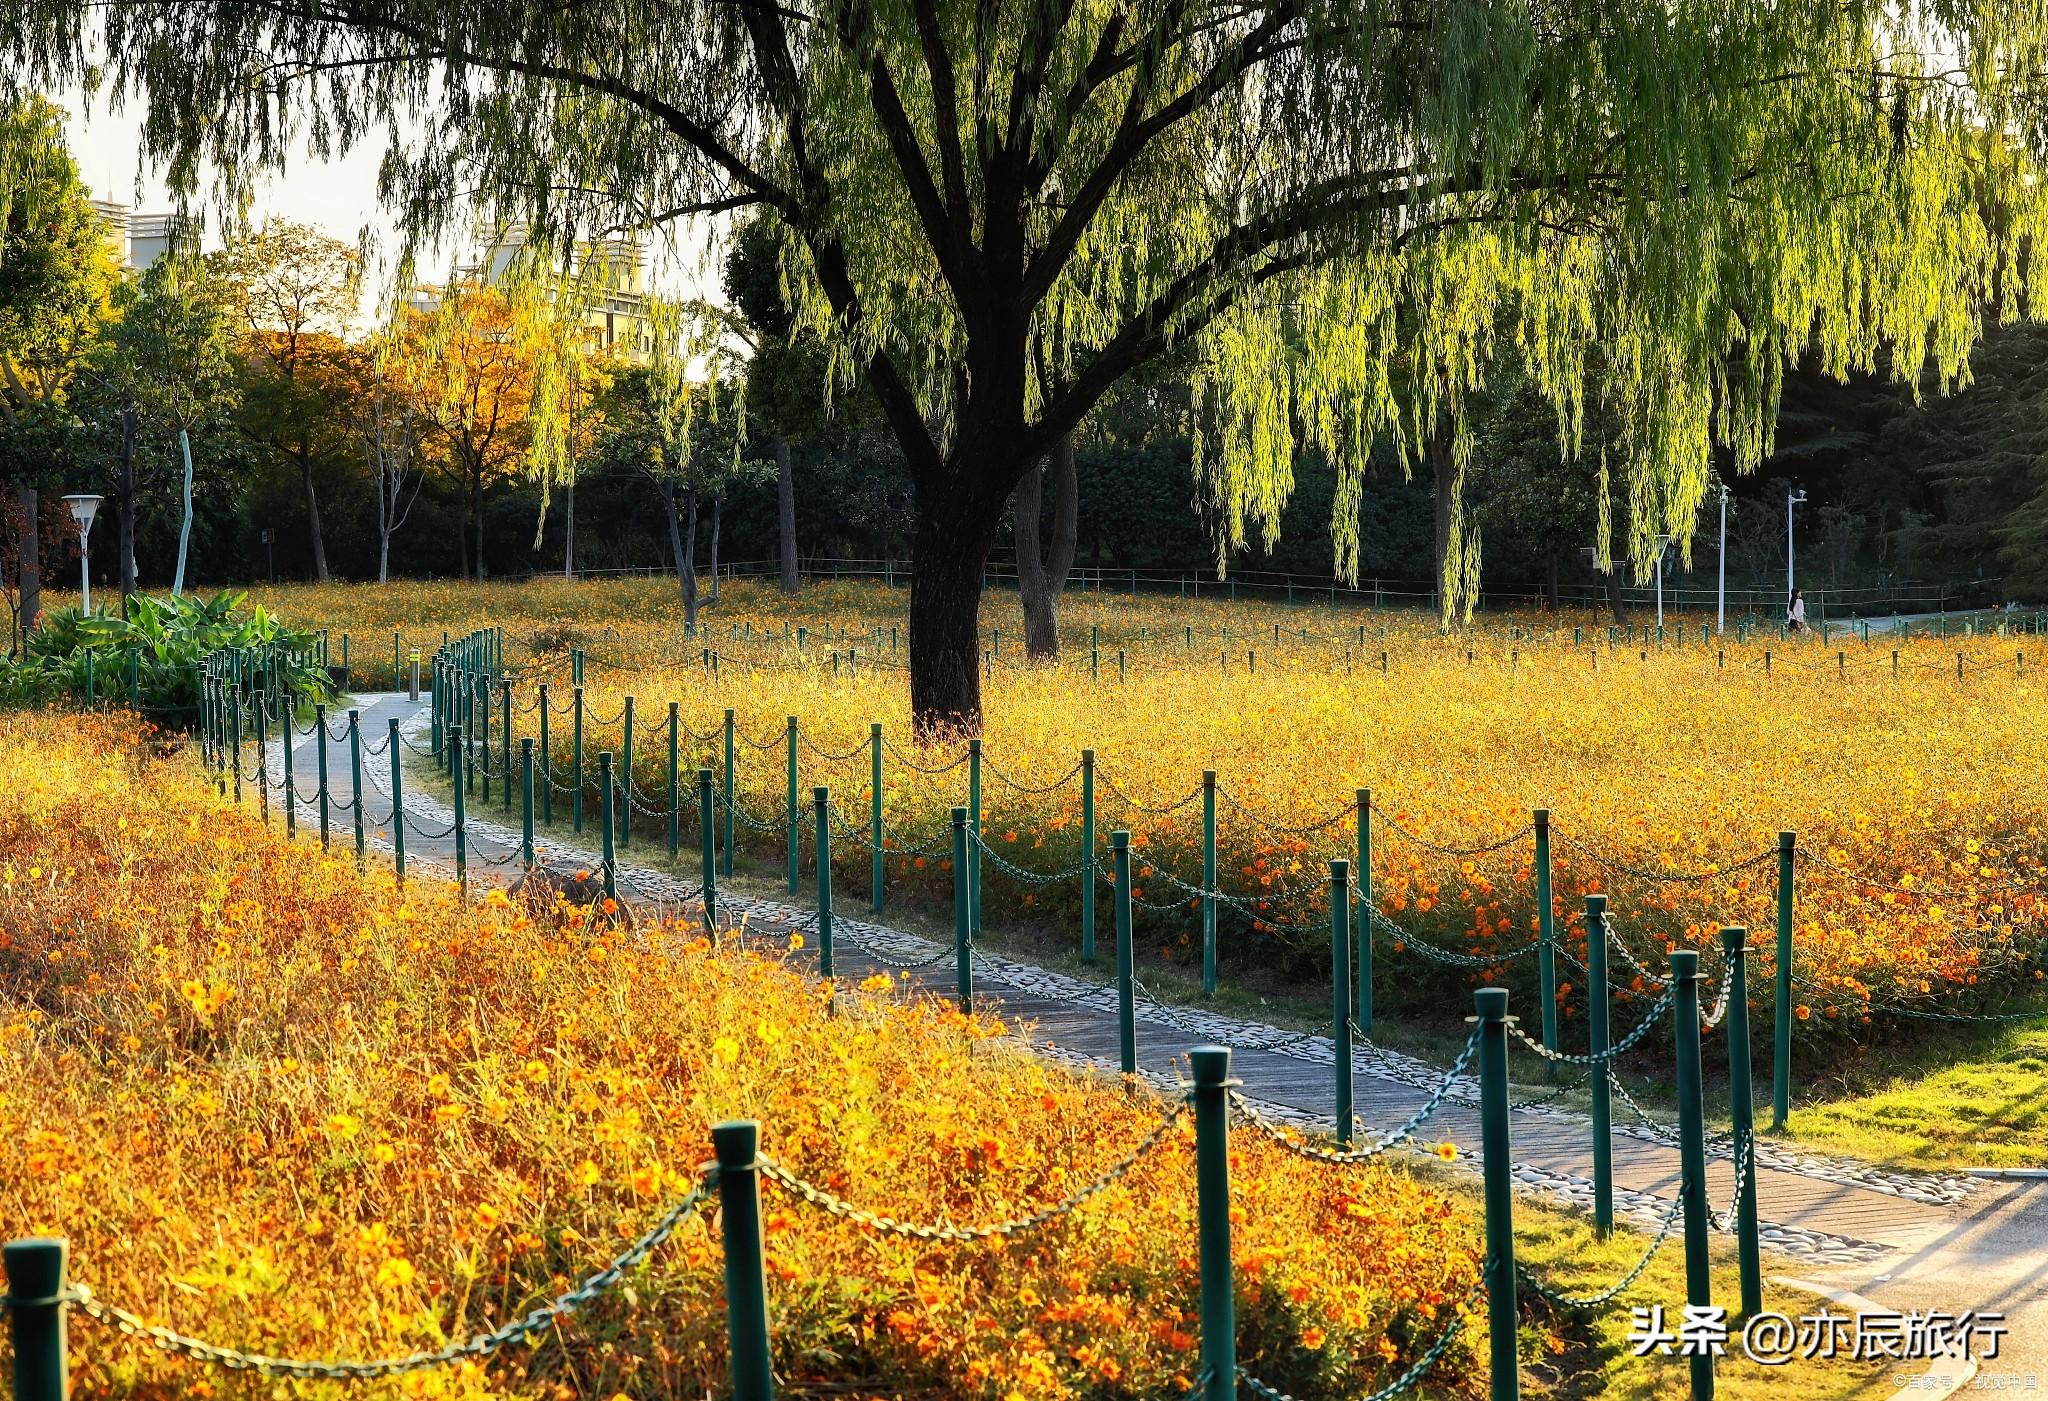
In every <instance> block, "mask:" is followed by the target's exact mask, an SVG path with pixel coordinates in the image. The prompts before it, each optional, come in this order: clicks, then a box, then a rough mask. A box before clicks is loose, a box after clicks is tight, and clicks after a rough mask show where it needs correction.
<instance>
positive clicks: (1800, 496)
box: [1785, 487, 1806, 506]
mask: <svg viewBox="0 0 2048 1401" xmlns="http://www.w3.org/2000/svg"><path fill="white" fill-rule="evenodd" d="M1785 499H1786V500H1787V501H1790V502H1791V503H1792V504H1793V505H1795V506H1803V505H1805V504H1806V488H1805V487H1801V488H1799V490H1797V491H1795V492H1793V493H1792V494H1791V495H1790V496H1788V497H1786V498H1785Z"/></svg>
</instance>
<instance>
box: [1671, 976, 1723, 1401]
mask: <svg viewBox="0 0 2048 1401" xmlns="http://www.w3.org/2000/svg"><path fill="white" fill-rule="evenodd" d="M1699 976H1700V956H1699V954H1698V953H1696V952H1695V951H1693V950H1692V949H1679V950H1677V951H1676V952H1674V953H1673V954H1672V955H1671V990H1672V993H1673V998H1672V1003H1671V1031H1672V1050H1673V1055H1674V1058H1675V1059H1676V1061H1677V1066H1676V1070H1675V1074H1674V1076H1673V1078H1674V1080H1675V1081H1676V1082H1677V1089H1678V1164H1679V1167H1678V1170H1679V1183H1678V1191H1679V1196H1680V1198H1681V1200H1682V1201H1683V1203H1684V1212H1685V1299H1686V1303H1687V1304H1689V1305H1692V1306H1694V1307H1696V1308H1701V1309H1705V1308H1711V1307H1712V1306H1713V1302H1714V1296H1713V1291H1714V1266H1713V1261H1712V1259H1711V1258H1710V1257H1709V1255H1708V1251H1707V1237H1708V1233H1709V1232H1710V1231H1711V1230H1712V1229H1713V1226H1712V1223H1711V1222H1710V1221H1709V1220H1708V1219H1707V1132H1706V1121H1705V1114H1704V1112H1703V1108H1702V1106H1701V1104H1700V986H1699ZM1689 1361H1690V1362H1691V1371H1692V1395H1693V1401H1711V1398H1712V1397H1713V1395H1714V1359H1713V1356H1712V1355H1711V1354H1708V1353H1705V1352H1704V1351H1702V1352H1701V1353H1698V1354H1695V1355H1694V1356H1693V1357H1692V1358H1690V1359H1689Z"/></svg>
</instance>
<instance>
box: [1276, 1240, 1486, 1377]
mask: <svg viewBox="0 0 2048 1401" xmlns="http://www.w3.org/2000/svg"><path fill="white" fill-rule="evenodd" d="M1490 1272H1491V1266H1489V1267H1488V1268H1487V1269H1486V1270H1482V1271H1480V1274H1479V1278H1478V1279H1477V1280H1476V1281H1474V1283H1473V1285H1472V1288H1471V1289H1469V1290H1468V1291H1466V1294H1465V1297H1464V1298H1463V1299H1461V1300H1459V1301H1458V1308H1457V1311H1456V1312H1455V1313H1453V1314H1452V1315H1451V1321H1450V1323H1449V1324H1447V1325H1445V1327H1444V1331H1443V1332H1441V1333H1439V1334H1438V1335H1437V1338H1436V1341H1435V1342H1433V1343H1431V1344H1430V1345H1429V1348H1428V1349H1427V1350H1426V1351H1425V1352H1424V1353H1423V1354H1422V1356H1420V1357H1418V1358H1416V1359H1415V1361H1414V1362H1413V1363H1412V1364H1410V1366H1409V1368H1408V1370H1407V1371H1405V1372H1403V1373H1402V1374H1401V1375H1400V1376H1398V1377H1396V1378H1394V1379H1393V1380H1392V1381H1390V1382H1388V1383H1387V1384H1386V1385H1385V1386H1383V1387H1381V1388H1380V1389H1379V1390H1378V1391H1374V1392H1371V1393H1369V1394H1367V1395H1365V1396H1361V1397H1359V1398H1358V1401H1392V1398H1393V1397H1396V1396H1399V1395H1401V1394H1402V1393H1403V1392H1405V1391H1408V1390H1410V1389H1412V1388H1413V1387H1414V1386H1415V1385H1416V1384H1417V1383H1419V1382H1420V1381H1421V1380H1422V1379H1423V1378H1424V1377H1425V1376H1427V1375H1428V1374H1429V1370H1430V1368H1432V1367H1434V1366H1436V1364H1437V1362H1438V1361H1439V1360H1440V1359H1441V1358H1442V1357H1443V1355H1444V1354H1445V1353H1446V1352H1448V1351H1450V1347H1451V1344H1452V1342H1454V1341H1455V1340H1456V1339H1457V1336H1458V1334H1460V1333H1462V1332H1463V1331H1464V1330H1465V1309H1466V1307H1467V1306H1468V1305H1470V1304H1471V1302H1472V1301H1473V1300H1474V1299H1476V1298H1478V1297H1479V1294H1480V1291H1481V1290H1483V1289H1484V1288H1485V1287H1486V1276H1487V1275H1488V1274H1489V1273H1490ZM1237 1377H1238V1380H1239V1381H1241V1382H1243V1383H1244V1384H1245V1385H1246V1386H1248V1387H1250V1388H1251V1389H1252V1391H1253V1392H1254V1393H1255V1394H1256V1395H1258V1396H1260V1397H1262V1398H1263V1399H1264V1401H1295V1398H1293V1397H1292V1396H1289V1395H1288V1394H1287V1393H1286V1392H1284V1391H1280V1390H1278V1389H1276V1388H1274V1387H1270V1386H1268V1385H1266V1383H1264V1382H1262V1381H1260V1380H1259V1379H1258V1378H1257V1377H1255V1376H1253V1375H1252V1374H1251V1373H1250V1372H1247V1371H1245V1370H1244V1369H1243V1368H1239V1369H1238V1373H1237Z"/></svg>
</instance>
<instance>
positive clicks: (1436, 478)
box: [1422, 433, 1458, 622]
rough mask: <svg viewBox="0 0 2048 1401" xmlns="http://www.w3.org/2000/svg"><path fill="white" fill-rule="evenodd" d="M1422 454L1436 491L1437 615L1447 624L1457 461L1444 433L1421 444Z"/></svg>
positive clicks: (1453, 602)
mask: <svg viewBox="0 0 2048 1401" xmlns="http://www.w3.org/2000/svg"><path fill="white" fill-rule="evenodd" d="M1422 450H1423V452H1424V453H1425V454H1427V456H1428V458H1429V468H1430V477H1431V483H1432V485H1433V487H1434V488H1435V491H1436V533H1435V537H1434V542H1433V543H1434V545H1435V549H1434V551H1433V554H1434V557H1435V561H1436V592H1437V612H1438V614H1439V616H1441V617H1442V618H1443V619H1444V620H1445V621H1446V622H1448V621H1449V620H1450V619H1451V618H1452V617H1453V616H1454V615H1455V613H1456V612H1457V607H1458V597H1457V585H1456V582H1455V581H1454V579H1453V578H1452V573H1453V564H1454V560H1453V558H1452V554H1453V551H1454V549H1455V547H1456V541H1455V540H1454V539H1453V538H1452V534H1453V531H1454V529H1455V527H1456V522H1455V521H1454V520H1453V519H1452V511H1451V505H1452V501H1453V500H1454V498H1455V497H1456V496H1457V493H1458V459H1457V454H1456V453H1454V452H1453V451H1452V450H1451V441H1450V438H1449V436H1448V435H1446V434H1444V433H1436V434H1432V435H1431V437H1430V439H1429V441H1428V442H1427V443H1425V444H1423V449H1422Z"/></svg>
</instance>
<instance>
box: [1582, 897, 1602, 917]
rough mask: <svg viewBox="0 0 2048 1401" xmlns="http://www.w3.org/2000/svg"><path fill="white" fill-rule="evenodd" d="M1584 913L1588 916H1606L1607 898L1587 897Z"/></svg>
mask: <svg viewBox="0 0 2048 1401" xmlns="http://www.w3.org/2000/svg"><path fill="white" fill-rule="evenodd" d="M1586 913H1587V914H1589V915H1601V914H1606V913H1607V897H1606V896H1605V895H1588V896H1587V897H1586Z"/></svg>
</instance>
